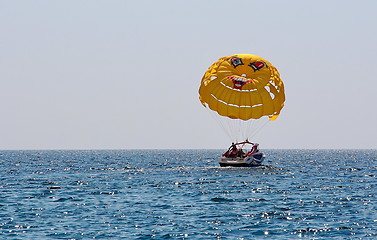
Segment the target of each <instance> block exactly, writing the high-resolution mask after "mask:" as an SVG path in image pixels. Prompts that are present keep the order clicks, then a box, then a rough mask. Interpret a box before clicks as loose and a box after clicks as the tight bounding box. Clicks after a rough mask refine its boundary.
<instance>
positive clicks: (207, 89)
mask: <svg viewBox="0 0 377 240" xmlns="http://www.w3.org/2000/svg"><path fill="white" fill-rule="evenodd" d="M199 99H200V101H201V102H202V104H203V105H204V106H205V107H207V108H210V109H211V110H213V111H215V112H217V113H218V114H219V115H221V116H225V117H229V118H232V119H242V120H249V119H259V118H261V117H263V116H268V117H269V118H270V120H274V119H276V118H277V117H278V116H279V114H280V111H281V109H282V108H283V107H284V101H285V94H284V84H283V82H282V80H281V79H280V74H279V72H278V70H277V69H276V68H275V67H274V66H273V65H272V64H271V63H269V62H268V61H266V60H265V59H263V58H261V57H258V56H256V55H252V54H235V55H231V56H227V57H222V58H220V59H219V60H218V61H217V62H215V63H214V64H212V65H211V66H210V67H209V68H208V70H207V71H206V73H205V74H204V76H203V78H202V81H201V85H200V88H199Z"/></svg>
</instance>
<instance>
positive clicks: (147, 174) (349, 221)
mask: <svg viewBox="0 0 377 240" xmlns="http://www.w3.org/2000/svg"><path fill="white" fill-rule="evenodd" d="M264 152H265V154H266V155H267V158H266V160H265V162H264V166H261V167H254V168H230V167H227V168H221V167H219V166H218V162H217V161H218V157H219V155H220V154H221V153H222V150H90V151H89V150H88V151H76V150H72V151H65V150H64V151H63V150H62V151H0V239H377V181H376V180H377V177H376V176H377V150H264Z"/></svg>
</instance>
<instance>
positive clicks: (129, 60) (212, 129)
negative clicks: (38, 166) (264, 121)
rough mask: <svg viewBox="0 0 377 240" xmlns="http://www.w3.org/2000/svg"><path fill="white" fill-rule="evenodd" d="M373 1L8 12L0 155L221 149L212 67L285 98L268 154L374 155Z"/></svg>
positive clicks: (22, 6) (75, 5) (3, 35)
mask: <svg viewBox="0 0 377 240" xmlns="http://www.w3.org/2000/svg"><path fill="white" fill-rule="evenodd" d="M376 11H377V1H375V0H370V1H367V0H360V1H345V0H338V1H336V0H332V1H328V0H326V1H325V0H317V1H302V0H295V1H294V0H286V1H280V0H272V1H253V0H244V1H240V0H232V1H229V0H226V1H221V0H189V1H188V0H169V1H164V0H159V1H156V0H150V1H144V0H138V1H125V0H119V1H93V0H92V1H77V0H75V1H47V0H46V1H38V0H36V1H13V0H9V1H7V0H2V1H0V30H1V31H0V50H1V51H0V87H1V94H0V109H1V115H0V149H133V148H168V149H172V148H226V147H228V145H229V143H230V140H229V138H228V137H227V135H226V134H225V133H224V132H223V131H222V129H221V128H220V126H219V125H217V124H216V121H214V119H212V117H211V116H210V114H209V113H208V112H207V110H205V108H204V107H203V106H202V105H201V104H200V102H199V100H198V88H199V84H200V80H201V78H202V75H203V74H204V72H205V71H206V70H207V68H208V67H209V66H210V65H211V64H212V63H213V62H215V61H216V60H217V59H218V58H220V57H223V56H227V55H231V54H235V53H250V54H255V55H259V56H261V57H264V58H266V59H267V60H268V61H270V62H271V63H272V64H273V65H274V66H275V67H277V68H278V70H279V71H280V74H281V76H282V79H283V81H284V83H285V88H286V98H287V100H286V105H285V108H284V109H283V110H282V112H281V115H280V116H279V118H278V119H277V120H276V121H274V122H271V123H269V124H268V125H267V126H266V127H265V128H264V129H263V130H262V131H261V132H260V133H259V134H258V135H257V136H256V137H255V139H253V140H254V141H258V142H259V143H260V144H261V147H263V148H375V149H376V148H377V107H376V103H377V94H376V90H377V79H376V71H377V60H376V59H377V14H376Z"/></svg>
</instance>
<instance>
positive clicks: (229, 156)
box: [219, 140, 265, 167]
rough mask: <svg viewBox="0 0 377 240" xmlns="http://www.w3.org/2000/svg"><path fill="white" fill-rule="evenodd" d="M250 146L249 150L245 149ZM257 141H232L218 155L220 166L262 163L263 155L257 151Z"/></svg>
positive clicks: (244, 165) (257, 164) (252, 165)
mask: <svg viewBox="0 0 377 240" xmlns="http://www.w3.org/2000/svg"><path fill="white" fill-rule="evenodd" d="M250 146H251V148H250V150H247V149H248V148H249V147H250ZM258 147H259V144H258V143H251V142H249V141H248V140H246V141H244V142H238V143H232V145H231V146H230V147H229V149H228V150H227V151H226V152H225V153H224V154H223V155H222V156H221V157H220V160H219V164H220V166H221V167H256V166H260V165H262V162H263V160H264V159H265V155H264V153H263V152H260V151H259V148H258Z"/></svg>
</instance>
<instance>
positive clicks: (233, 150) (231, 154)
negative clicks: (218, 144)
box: [223, 143, 238, 157]
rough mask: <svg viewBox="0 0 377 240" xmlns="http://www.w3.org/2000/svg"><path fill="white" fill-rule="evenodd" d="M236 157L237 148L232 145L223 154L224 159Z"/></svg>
mask: <svg viewBox="0 0 377 240" xmlns="http://www.w3.org/2000/svg"><path fill="white" fill-rule="evenodd" d="M237 155H238V148H237V146H236V144H234V143H232V145H231V146H230V147H229V148H228V150H227V151H226V152H225V153H224V154H223V156H224V157H237Z"/></svg>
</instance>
